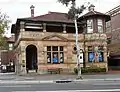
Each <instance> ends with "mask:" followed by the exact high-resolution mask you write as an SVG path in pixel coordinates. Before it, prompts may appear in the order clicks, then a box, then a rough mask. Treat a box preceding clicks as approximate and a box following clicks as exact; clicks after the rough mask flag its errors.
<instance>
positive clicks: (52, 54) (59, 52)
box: [47, 46, 64, 64]
mask: <svg viewBox="0 0 120 92" xmlns="http://www.w3.org/2000/svg"><path fill="white" fill-rule="evenodd" d="M47 63H53V64H59V63H64V51H63V46H47Z"/></svg>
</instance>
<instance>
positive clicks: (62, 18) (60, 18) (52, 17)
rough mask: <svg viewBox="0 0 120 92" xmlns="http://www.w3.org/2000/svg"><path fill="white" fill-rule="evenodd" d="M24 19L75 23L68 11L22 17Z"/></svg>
mask: <svg viewBox="0 0 120 92" xmlns="http://www.w3.org/2000/svg"><path fill="white" fill-rule="evenodd" d="M21 19H23V20H32V21H48V22H65V23H74V22H73V20H71V19H68V15H67V13H60V12H49V13H48V14H45V15H40V16H36V17H28V18H21Z"/></svg>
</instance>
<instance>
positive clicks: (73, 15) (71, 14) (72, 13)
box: [58, 0, 86, 79]
mask: <svg viewBox="0 0 120 92" xmlns="http://www.w3.org/2000/svg"><path fill="white" fill-rule="evenodd" d="M58 2H60V3H62V4H63V5H66V6H68V5H69V4H71V7H70V9H69V11H68V18H70V19H73V20H74V23H75V30H76V51H77V66H78V79H82V76H81V67H80V48H79V45H78V27H77V18H78V17H79V15H80V14H81V13H82V12H83V11H84V10H85V9H86V7H85V6H84V5H81V6H80V7H78V8H76V0H58Z"/></svg>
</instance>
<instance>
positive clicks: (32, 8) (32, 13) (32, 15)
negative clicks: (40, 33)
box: [30, 5, 35, 17]
mask: <svg viewBox="0 0 120 92" xmlns="http://www.w3.org/2000/svg"><path fill="white" fill-rule="evenodd" d="M34 8H35V7H34V6H33V5H31V6H30V9H31V17H34Z"/></svg>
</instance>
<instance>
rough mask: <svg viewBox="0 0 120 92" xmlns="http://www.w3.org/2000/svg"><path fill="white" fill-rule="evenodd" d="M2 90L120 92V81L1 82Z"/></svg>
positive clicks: (0, 88) (26, 91)
mask: <svg viewBox="0 0 120 92" xmlns="http://www.w3.org/2000/svg"><path fill="white" fill-rule="evenodd" d="M0 92H120V81H86V82H79V83H41V84H0Z"/></svg>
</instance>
